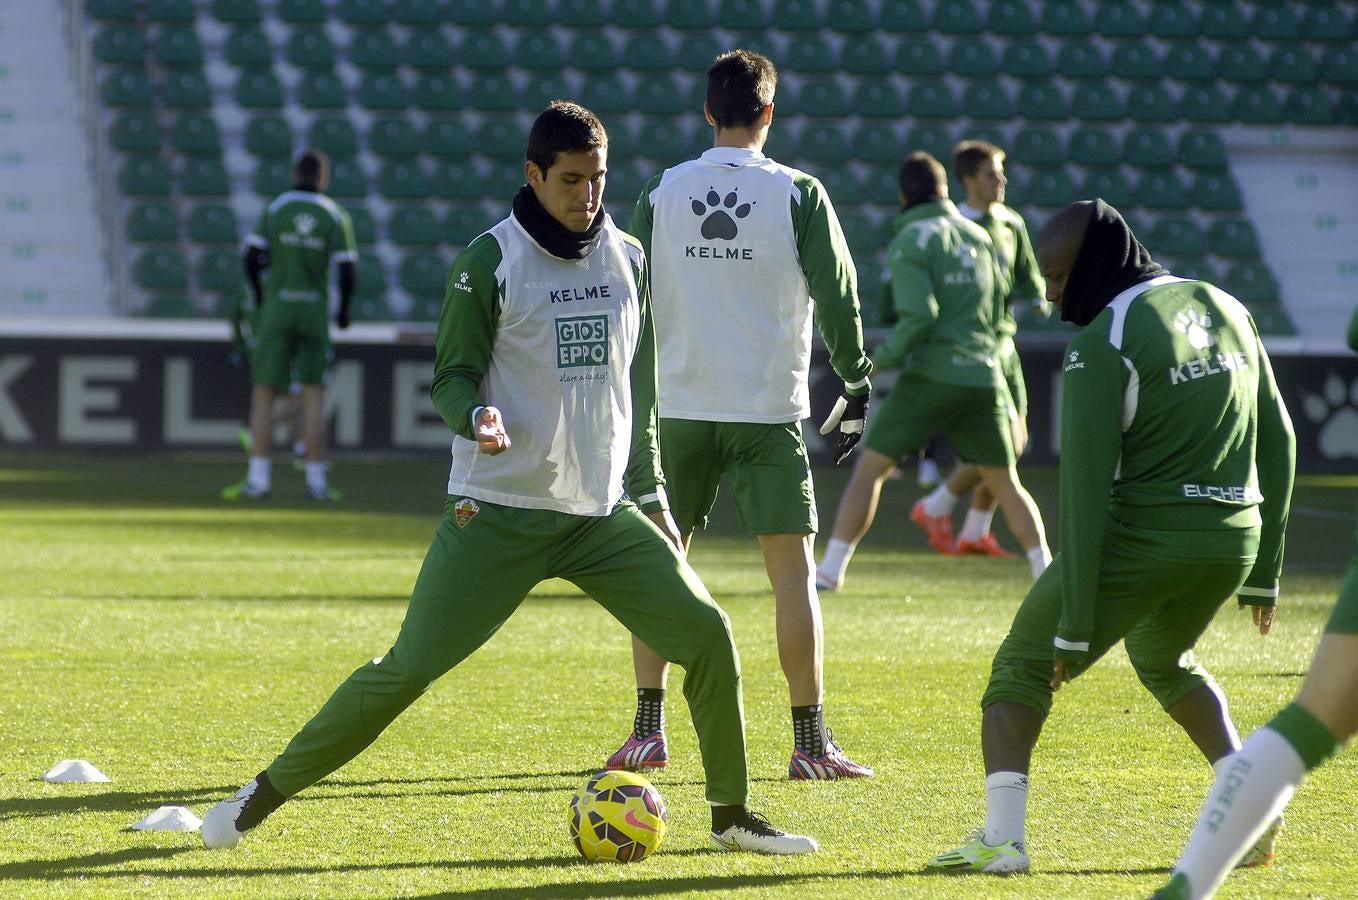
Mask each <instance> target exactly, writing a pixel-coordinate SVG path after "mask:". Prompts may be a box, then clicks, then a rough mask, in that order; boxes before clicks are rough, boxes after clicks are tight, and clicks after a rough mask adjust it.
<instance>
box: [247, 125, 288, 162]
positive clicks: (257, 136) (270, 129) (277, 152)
mask: <svg viewBox="0 0 1358 900" xmlns="http://www.w3.org/2000/svg"><path fill="white" fill-rule="evenodd" d="M245 149H246V150H248V151H249V152H250V153H253V154H254V155H255V156H261V157H265V158H268V159H288V158H289V157H291V156H292V129H291V128H290V127H289V126H288V123H287V120H286V119H284V118H283V117H282V116H269V115H266V116H255V117H254V118H252V119H251V120H250V121H249V122H248V123H246V125H245Z"/></svg>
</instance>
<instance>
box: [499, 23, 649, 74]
mask: <svg viewBox="0 0 1358 900" xmlns="http://www.w3.org/2000/svg"><path fill="white" fill-rule="evenodd" d="M645 37H646V38H647V39H648V40H649V41H650V47H649V49H655V46H654V45H655V44H660V45H661V46H662V47H663V46H664V43H665V42H664V41H662V40H660V39H659V38H658V37H656V36H655V35H646V36H645ZM628 51H629V53H630V51H631V45H629V46H628ZM665 54H666V57H667V58H668V55H669V51H668V50H666V51H665ZM514 59H515V60H516V61H517V62H518V64H519V65H520V66H522V67H523V68H525V69H532V70H535V71H538V70H541V71H552V70H554V69H560V68H562V67H564V66H565V65H566V58H565V55H564V54H562V52H561V45H560V44H558V43H557V41H556V38H555V37H553V36H552V34H551V33H550V32H547V31H527V30H525V31H524V32H523V34H522V35H521V36H520V37H519V40H518V43H516V44H515V45H514ZM642 62H643V64H645V63H646V62H647V61H642ZM628 68H637V67H636V66H633V65H630V64H629V65H628ZM653 68H665V69H667V68H669V66H668V65H665V66H653Z"/></svg>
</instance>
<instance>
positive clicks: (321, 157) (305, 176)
mask: <svg viewBox="0 0 1358 900" xmlns="http://www.w3.org/2000/svg"><path fill="white" fill-rule="evenodd" d="M292 178H293V181H295V182H296V183H297V186H298V187H304V188H308V189H310V190H313V191H319V190H322V189H324V187H325V184H326V182H328V181H329V180H330V157H328V156H326V155H325V151H324V150H308V151H306V152H305V153H303V154H302V155H301V156H299V157H297V164H296V165H294V166H293V167H292Z"/></svg>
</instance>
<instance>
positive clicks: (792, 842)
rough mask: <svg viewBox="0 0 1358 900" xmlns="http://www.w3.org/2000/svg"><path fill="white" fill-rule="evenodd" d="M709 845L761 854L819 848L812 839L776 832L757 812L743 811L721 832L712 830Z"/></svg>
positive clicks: (778, 854)
mask: <svg viewBox="0 0 1358 900" xmlns="http://www.w3.org/2000/svg"><path fill="white" fill-rule="evenodd" d="M712 845H713V846H714V847H716V848H717V849H719V850H730V851H732V852H745V853H763V854H766V855H768V856H796V855H798V854H802V853H815V852H816V851H817V850H819V849H820V844H818V843H816V839H815V838H813V837H807V836H806V835H804V834H788V833H787V832H786V831H779V830H778V829H777V828H774V827H773V826H772V825H770V824H769V820H768V819H766V818H764V817H763V816H761V815H760V814H759V813H746V815H745V818H744V820H742V821H740V822H737V823H736V824H734V825H732V826H730V827H729V828H727V829H726V830H725V831H723V832H721V833H717V832H715V831H714V832H712Z"/></svg>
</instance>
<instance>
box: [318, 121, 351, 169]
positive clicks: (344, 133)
mask: <svg viewBox="0 0 1358 900" xmlns="http://www.w3.org/2000/svg"><path fill="white" fill-rule="evenodd" d="M307 145H308V146H311V147H315V148H316V149H318V150H324V151H325V152H326V153H327V154H328V155H329V156H330V158H331V159H332V160H334V159H351V158H353V156H354V154H356V153H358V133H357V132H356V131H354V124H353V123H352V122H350V121H349V119H348V118H346V117H344V116H319V117H317V118H316V119H314V120H313V121H312V123H311V129H310V131H309V132H308V133H307Z"/></svg>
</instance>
